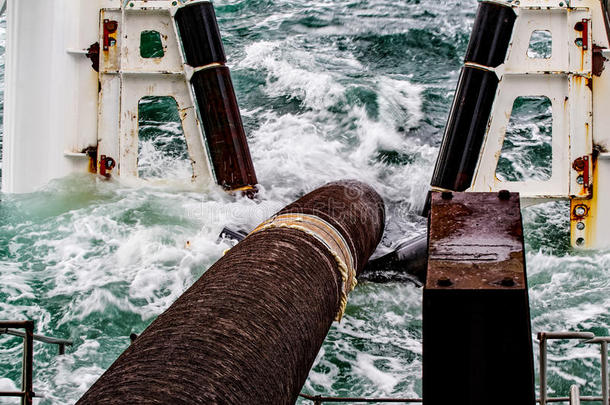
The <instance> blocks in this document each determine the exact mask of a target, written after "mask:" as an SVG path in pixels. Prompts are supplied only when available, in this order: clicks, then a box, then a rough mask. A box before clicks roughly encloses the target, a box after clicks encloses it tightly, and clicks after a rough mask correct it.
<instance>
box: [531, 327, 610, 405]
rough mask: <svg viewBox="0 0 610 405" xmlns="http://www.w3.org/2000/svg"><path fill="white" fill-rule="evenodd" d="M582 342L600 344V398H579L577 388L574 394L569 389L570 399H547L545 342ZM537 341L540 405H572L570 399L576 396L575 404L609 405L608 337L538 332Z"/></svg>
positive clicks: (575, 333) (584, 333)
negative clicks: (551, 404)
mask: <svg viewBox="0 0 610 405" xmlns="http://www.w3.org/2000/svg"><path fill="white" fill-rule="evenodd" d="M560 339H566V340H583V343H585V344H595V343H599V344H601V348H600V351H601V380H602V396H601V397H580V393H579V392H578V387H577V388H576V392H574V388H571V392H570V397H561V398H548V397H547V387H546V382H547V381H546V366H547V364H546V363H547V358H546V346H547V340H560ZM538 340H539V342H540V357H539V359H540V399H539V400H538V402H539V403H540V405H546V404H547V403H549V402H568V401H570V403H574V402H573V399H572V397H573V396H574V395H577V396H578V398H577V399H576V401H577V402H576V403H577V404H579V403H580V402H585V401H602V404H603V405H610V402H609V398H608V342H610V336H595V334H593V333H591V332H540V333H538Z"/></svg>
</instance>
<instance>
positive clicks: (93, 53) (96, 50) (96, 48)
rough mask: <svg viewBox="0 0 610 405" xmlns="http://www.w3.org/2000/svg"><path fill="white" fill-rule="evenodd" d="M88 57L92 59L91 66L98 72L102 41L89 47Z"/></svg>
mask: <svg viewBox="0 0 610 405" xmlns="http://www.w3.org/2000/svg"><path fill="white" fill-rule="evenodd" d="M85 56H86V57H87V58H89V59H91V67H92V68H93V70H95V71H96V72H99V71H100V43H99V42H96V43H94V44H91V46H90V47H89V48H87V54H86V55H85Z"/></svg>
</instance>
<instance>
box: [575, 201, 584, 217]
mask: <svg viewBox="0 0 610 405" xmlns="http://www.w3.org/2000/svg"><path fill="white" fill-rule="evenodd" d="M574 215H576V216H577V217H584V216H585V215H587V206H586V205H582V204H581V205H577V206H576V207H575V208H574Z"/></svg>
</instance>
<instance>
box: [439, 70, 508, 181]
mask: <svg viewBox="0 0 610 405" xmlns="http://www.w3.org/2000/svg"><path fill="white" fill-rule="evenodd" d="M498 82H499V81H498V77H497V76H496V74H495V73H494V72H490V71H487V70H483V69H478V68H473V67H465V68H463V69H462V73H461V75H460V79H459V82H458V88H457V91H456V93H455V100H454V101H453V107H452V108H451V113H450V114H449V120H448V122H447V127H446V128H445V135H444V137H443V143H442V144H441V149H440V151H439V154H438V158H437V160H436V167H435V169H434V175H433V176H432V186H434V187H441V188H444V189H448V190H454V191H464V190H466V189H467V188H469V187H470V185H471V183H472V179H473V176H474V171H475V170H476V167H477V163H478V161H479V154H480V152H481V147H482V146H483V140H484V138H485V133H486V131H487V122H488V121H489V117H490V115H491V109H492V107H493V102H494V99H495V97H496V90H497V88H498Z"/></svg>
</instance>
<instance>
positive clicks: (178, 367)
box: [78, 181, 384, 405]
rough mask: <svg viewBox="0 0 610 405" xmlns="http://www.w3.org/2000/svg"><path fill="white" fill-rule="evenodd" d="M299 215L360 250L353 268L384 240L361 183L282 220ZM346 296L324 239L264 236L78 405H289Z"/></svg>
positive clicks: (163, 318)
mask: <svg viewBox="0 0 610 405" xmlns="http://www.w3.org/2000/svg"><path fill="white" fill-rule="evenodd" d="M305 212H308V213H315V215H316V216H315V217H314V218H321V219H324V218H325V219H326V220H329V221H328V223H331V225H332V227H333V228H334V229H335V231H336V232H335V233H334V235H335V236H336V238H334V239H333V240H334V241H339V240H345V241H346V242H347V245H349V246H356V247H358V249H359V250H355V251H354V250H351V248H350V249H349V250H350V252H351V255H352V256H353V257H354V258H355V259H356V260H355V261H356V263H361V264H363V263H365V262H366V260H367V259H368V257H369V256H370V255H371V253H372V252H373V250H374V249H375V246H376V245H377V243H378V242H379V240H380V239H381V236H382V234H383V227H384V208H383V202H382V200H381V198H380V197H379V195H378V194H377V193H375V191H373V190H372V189H371V188H370V187H368V186H367V185H365V184H363V183H360V182H355V181H347V182H337V183H331V184H329V185H326V186H324V187H321V188H320V189H318V190H315V191H313V192H311V193H310V194H308V195H306V196H305V197H303V198H301V199H300V200H298V201H297V202H295V203H294V204H292V205H290V206H288V207H286V208H285V209H283V210H282V211H281V212H280V213H281V214H285V215H287V216H290V214H299V215H296V218H301V217H304V215H302V214H304V213H305ZM309 218H312V217H311V215H310V216H309ZM284 225H286V224H284ZM339 235H340V236H339ZM342 288H343V284H342V272H341V267H340V266H339V261H338V260H337V255H336V254H334V253H333V252H331V251H330V250H329V248H328V246H327V245H326V244H325V243H323V242H322V241H321V240H320V239H317V238H316V237H315V236H313V235H312V234H311V233H310V232H306V231H303V230H302V229H299V226H297V225H295V226H277V227H267V228H265V227H263V228H261V229H260V230H259V231H258V232H255V233H252V234H250V236H248V237H247V238H246V239H244V240H243V241H242V242H241V243H239V244H238V245H237V246H235V247H234V248H232V249H231V250H229V251H228V252H227V254H226V255H225V256H223V257H222V258H221V259H220V260H219V261H218V262H216V264H214V265H213V266H212V267H211V268H210V269H209V270H208V271H207V272H205V273H204V274H203V276H201V278H200V279H199V280H198V281H197V282H196V283H195V284H194V285H193V286H192V287H191V288H189V289H188V290H187V291H186V292H185V293H184V294H183V295H182V296H181V297H180V298H179V299H178V300H177V301H176V302H175V303H174V304H172V306H171V307H170V308H169V309H167V310H166V311H165V312H164V313H163V314H161V315H160V316H159V317H158V318H157V319H156V320H155V321H154V322H153V323H152V324H151V325H150V326H149V327H148V328H147V329H146V330H145V331H144V332H143V333H142V334H141V335H140V336H138V338H137V339H136V340H135V341H134V342H133V343H132V344H131V346H129V347H128V348H127V350H125V352H124V353H123V354H122V355H121V356H120V357H119V358H118V359H117V360H116V361H115V362H114V364H112V366H110V368H109V369H108V371H106V372H105V373H104V375H102V376H101V377H100V379H99V380H98V381H97V382H96V383H95V384H94V385H93V386H92V387H91V388H90V389H89V391H88V392H87V393H86V394H85V395H84V396H83V397H82V398H81V399H80V401H79V402H78V404H80V405H82V404H175V405H182V404H189V405H190V404H240V405H241V404H274V405H282V404H294V403H295V402H296V400H297V396H298V394H299V392H300V391H301V388H302V387H303V384H304V383H305V380H306V379H307V376H308V374H309V370H310V368H311V366H312V365H313V363H314V361H315V358H316V355H317V353H318V351H319V350H320V347H321V346H322V343H323V342H324V339H325V337H326V334H327V333H328V330H329V328H330V326H331V324H332V322H333V319H334V318H335V316H336V315H337V311H338V310H339V309H340V307H341V300H342V296H343V290H342Z"/></svg>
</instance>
